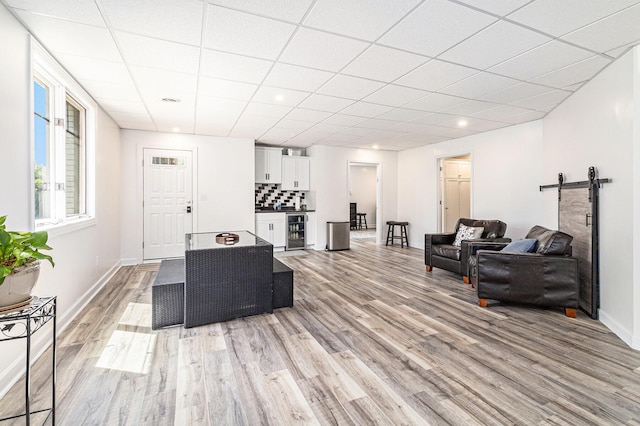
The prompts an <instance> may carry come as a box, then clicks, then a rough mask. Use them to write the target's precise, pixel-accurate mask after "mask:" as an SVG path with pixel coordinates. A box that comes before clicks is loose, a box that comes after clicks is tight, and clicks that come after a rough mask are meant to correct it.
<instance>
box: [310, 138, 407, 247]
mask: <svg viewBox="0 0 640 426" xmlns="http://www.w3.org/2000/svg"><path fill="white" fill-rule="evenodd" d="M307 155H308V156H310V157H311V191H310V200H312V204H311V203H310V207H309V208H315V209H316V211H317V231H318V239H317V244H316V248H318V249H324V248H325V246H326V244H327V222H336V221H346V222H348V221H349V187H348V180H347V179H348V172H349V162H363V163H380V165H381V166H380V167H381V168H382V196H381V199H380V204H381V206H382V208H381V209H380V210H379V211H378V216H379V217H378V223H383V224H384V223H385V222H386V221H387V220H399V219H397V217H396V214H397V197H396V192H397V187H398V164H397V163H398V161H397V158H398V154H397V153H396V152H391V151H381V150H368V149H355V148H342V147H335V146H324V145H314V146H312V147H310V148H307ZM403 220H404V219H403ZM380 232H382V231H381V229H379V230H378V233H379V235H378V242H380Z"/></svg>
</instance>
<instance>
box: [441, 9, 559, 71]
mask: <svg viewBox="0 0 640 426" xmlns="http://www.w3.org/2000/svg"><path fill="white" fill-rule="evenodd" d="M549 41H551V39H550V38H549V37H547V36H543V35H541V34H539V33H536V32H534V31H531V30H528V29H525V28H522V27H520V26H518V25H514V24H511V23H509V22H505V21H498V22H496V23H495V24H493V25H491V26H490V27H489V28H485V29H484V30H482V31H481V32H479V33H478V34H476V35H474V36H473V37H470V38H468V39H467V40H465V41H463V42H462V43H460V44H459V45H457V46H455V47H453V48H452V49H450V50H448V51H446V52H445V53H443V54H442V55H440V58H442V59H446V60H449V61H452V62H457V63H459V64H464V65H467V66H471V67H475V68H480V69H486V68H489V67H491V66H493V65H496V64H498V63H500V62H502V61H505V60H507V59H510V58H513V57H514V56H516V55H520V54H521V53H524V52H526V51H527V50H529V49H532V48H534V47H536V46H540V45H541V44H543V43H547V42H549Z"/></svg>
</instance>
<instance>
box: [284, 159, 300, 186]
mask: <svg viewBox="0 0 640 426" xmlns="http://www.w3.org/2000/svg"><path fill="white" fill-rule="evenodd" d="M282 189H284V190H291V191H293V190H296V189H298V188H296V159H295V158H294V157H288V156H286V155H285V156H284V157H282Z"/></svg>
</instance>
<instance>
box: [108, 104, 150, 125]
mask: <svg viewBox="0 0 640 426" xmlns="http://www.w3.org/2000/svg"><path fill="white" fill-rule="evenodd" d="M105 111H106V112H107V114H109V116H111V118H113V119H114V120H115V121H116V123H119V122H121V121H126V122H132V121H142V122H148V121H151V116H150V115H149V113H148V112H147V110H146V109H145V108H144V107H143V109H142V110H141V111H139V112H130V111H126V112H125V111H118V110H113V109H106V108H105Z"/></svg>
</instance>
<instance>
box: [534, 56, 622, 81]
mask: <svg viewBox="0 0 640 426" xmlns="http://www.w3.org/2000/svg"><path fill="white" fill-rule="evenodd" d="M610 63H611V61H609V60H608V59H605V58H603V57H601V56H592V57H591V58H589V59H586V60H584V61H582V62H578V63H576V64H573V65H569V66H568V67H564V68H562V69H559V70H557V71H553V72H550V73H548V74H545V75H542V76H540V77H538V78H535V79H533V80H531V82H532V83H537V84H544V85H546V86H551V87H557V88H564V87H567V86H573V85H575V84H577V83H583V82H585V81H586V80H589V79H591V78H592V77H593V76H594V75H596V74H597V73H598V72H599V71H600V70H601V69H602V68H604V67H606V66H607V65H609V64H610Z"/></svg>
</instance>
